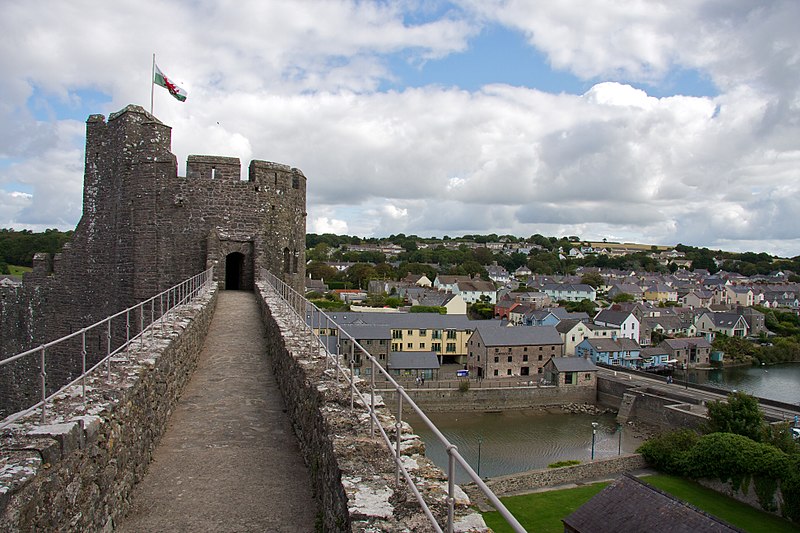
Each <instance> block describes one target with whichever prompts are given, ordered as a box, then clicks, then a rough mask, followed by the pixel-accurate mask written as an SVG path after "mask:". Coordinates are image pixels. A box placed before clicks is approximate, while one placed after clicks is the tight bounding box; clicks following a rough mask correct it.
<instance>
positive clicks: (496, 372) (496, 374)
mask: <svg viewBox="0 0 800 533" xmlns="http://www.w3.org/2000/svg"><path fill="white" fill-rule="evenodd" d="M494 375H495V376H499V375H500V371H499V370H497V369H496V368H495V369H494Z"/></svg>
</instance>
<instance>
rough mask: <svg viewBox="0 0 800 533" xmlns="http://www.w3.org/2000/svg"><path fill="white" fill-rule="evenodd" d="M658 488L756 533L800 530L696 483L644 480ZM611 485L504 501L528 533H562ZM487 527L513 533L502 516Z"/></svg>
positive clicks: (491, 519) (491, 518) (496, 515)
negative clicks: (578, 512) (572, 517)
mask: <svg viewBox="0 0 800 533" xmlns="http://www.w3.org/2000/svg"><path fill="white" fill-rule="evenodd" d="M642 479H643V480H644V481H646V482H647V483H650V484H651V485H653V486H654V487H658V488H659V489H661V490H663V491H664V492H668V493H669V494H672V495H673V496H675V497H677V498H679V499H681V500H684V501H687V502H689V503H691V504H692V505H694V506H695V507H697V508H699V509H702V510H703V511H705V512H707V513H709V514H711V515H714V516H716V517H718V518H721V519H722V520H725V521H726V522H729V523H731V524H733V525H735V526H737V527H739V528H741V529H743V530H745V531H752V532H755V533H759V532H764V533H782V532H787V533H789V532H797V531H800V527H798V526H796V525H794V524H792V523H791V522H788V521H786V520H783V519H781V518H778V517H777V516H774V515H771V514H768V513H765V512H762V511H759V510H757V509H754V508H753V507H750V506H748V505H745V504H743V503H741V502H738V501H736V500H734V499H732V498H729V497H727V496H724V495H722V494H719V493H717V492H715V491H713V490H711V489H707V488H705V487H703V486H701V485H698V484H697V483H695V482H693V481H689V480H686V479H683V478H678V477H674V476H666V475H655V476H647V477H644V478H642ZM607 485H608V483H605V482H603V483H594V484H592V485H585V486H581V487H576V488H572V489H563V490H552V491H547V492H537V493H533V494H525V495H522V496H509V497H506V498H501V500H502V502H503V504H504V505H505V506H506V507H507V508H508V510H509V511H511V513H512V514H513V515H514V516H515V517H516V518H517V520H519V522H520V523H521V524H522V526H523V527H525V529H526V530H528V531H537V532H540V531H541V532H552V533H561V532H562V531H564V524H563V523H562V522H561V520H562V519H563V518H565V517H567V516H569V515H570V514H571V513H572V512H573V511H574V510H575V509H577V508H578V507H580V506H581V505H583V504H584V503H586V502H587V501H589V499H591V497H592V496H594V495H595V494H597V493H598V492H600V491H601V490H603V488H605V487H606V486H607ZM483 518H484V520H485V521H486V525H488V526H489V527H491V528H492V529H493V530H494V531H496V532H498V533H499V532H506V531H509V532H510V531H512V530H511V528H510V527H508V525H507V524H506V523H505V521H504V520H503V518H502V517H501V516H500V513H497V512H491V513H484V515H483Z"/></svg>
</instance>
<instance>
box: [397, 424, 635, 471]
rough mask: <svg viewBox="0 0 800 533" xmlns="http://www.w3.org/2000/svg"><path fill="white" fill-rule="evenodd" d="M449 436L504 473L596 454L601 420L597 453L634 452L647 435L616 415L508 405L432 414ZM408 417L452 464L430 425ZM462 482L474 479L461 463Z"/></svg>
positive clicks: (437, 455)
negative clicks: (621, 422) (497, 410)
mask: <svg viewBox="0 0 800 533" xmlns="http://www.w3.org/2000/svg"><path fill="white" fill-rule="evenodd" d="M428 416H429V418H430V419H431V420H432V421H433V423H434V424H435V425H436V427H438V428H439V430H440V431H441V432H442V433H443V434H444V436H445V437H447V439H448V440H449V441H450V442H451V443H453V444H455V445H456V446H458V451H459V453H461V455H462V456H463V457H464V459H466V461H467V462H468V463H469V464H470V466H472V468H473V469H474V470H475V471H478V470H479V468H478V451H479V450H478V449H479V447H480V475H481V476H482V477H494V476H501V475H504V474H513V473H516V472H524V471H525V470H535V469H539V468H546V467H547V465H549V464H551V463H555V462H557V461H567V460H578V461H581V462H586V461H589V460H591V454H592V422H597V423H598V426H597V433H596V435H595V446H594V453H595V457H596V458H603V457H611V456H614V455H617V454H618V452H619V447H620V444H621V448H622V450H621V451H622V453H625V452H633V451H635V450H636V448H637V447H638V446H639V444H641V443H642V439H641V437H640V436H639V435H637V434H636V432H635V431H634V430H632V429H630V428H629V427H627V426H625V427H623V429H622V431H621V436H622V440H621V441H620V438H619V437H620V432H619V431H618V430H617V422H616V416H615V415H612V414H602V415H597V416H594V415H588V414H569V413H563V414H562V413H560V412H559V413H550V412H545V411H536V410H528V411H505V412H500V413H483V412H477V413H476V412H456V413H454V412H450V413H431V414H429V415H428ZM407 420H408V422H409V423H410V424H411V425H412V426H413V428H414V431H415V432H416V433H417V434H418V435H420V436H421V437H422V439H423V440H424V441H425V446H426V453H425V454H426V455H427V456H428V458H430V459H431V460H432V461H433V462H434V463H435V464H436V465H437V466H439V467H440V468H443V469H445V470H446V468H447V453H446V452H445V450H444V447H443V446H442V445H441V444H440V443H439V441H438V439H436V438H435V437H434V435H433V434H432V432H431V431H430V430H428V428H427V426H426V425H425V424H423V423H422V421H421V420H420V419H418V418H417V417H416V416H414V417H409V418H408V419H407ZM457 470H458V472H457V473H456V477H455V480H456V482H457V483H463V482H466V481H468V477H467V475H466V473H465V472H464V471H463V470H462V469H461V468H457Z"/></svg>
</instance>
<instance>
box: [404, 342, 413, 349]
mask: <svg viewBox="0 0 800 533" xmlns="http://www.w3.org/2000/svg"><path fill="white" fill-rule="evenodd" d="M413 347H414V343H413V342H409V343H407V344H406V348H408V349H409V350H410V349H412V348H413Z"/></svg>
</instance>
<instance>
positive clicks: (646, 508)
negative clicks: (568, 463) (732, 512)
mask: <svg viewBox="0 0 800 533" xmlns="http://www.w3.org/2000/svg"><path fill="white" fill-rule="evenodd" d="M563 522H564V525H565V526H567V528H568V529H567V530H569V531H577V532H580V533H594V532H597V533H600V532H603V533H605V532H607V531H614V532H616V533H638V532H641V531H670V532H671V533H722V532H732V531H737V532H740V531H741V530H740V529H738V528H736V527H735V526H732V525H730V524H728V523H726V522H723V521H722V520H720V519H718V518H716V517H713V516H711V515H709V514H707V513H705V512H703V511H701V510H700V509H698V508H696V507H694V506H693V505H690V504H688V503H686V502H683V501H681V500H679V499H677V498H675V497H674V496H672V495H670V494H667V493H666V492H663V491H661V490H659V489H657V488H655V487H653V486H651V485H648V484H646V483H644V482H643V481H640V480H639V479H637V478H635V477H634V476H631V475H629V474H624V475H623V476H621V477H619V478H617V479H616V480H615V481H613V482H612V483H611V484H610V485H608V486H607V487H606V488H604V489H603V490H602V491H600V492H599V493H598V494H596V495H595V496H594V497H593V498H592V499H590V500H589V501H588V502H586V503H585V504H583V505H582V506H580V507H579V508H578V509H577V510H576V511H575V512H573V513H572V514H571V515H569V516H567V517H566V518H564V520H563Z"/></svg>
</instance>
